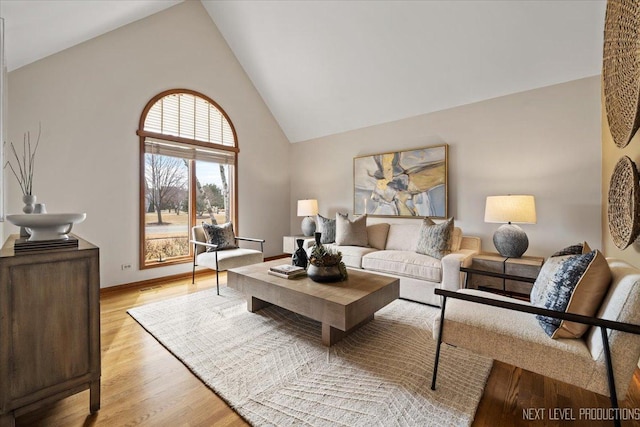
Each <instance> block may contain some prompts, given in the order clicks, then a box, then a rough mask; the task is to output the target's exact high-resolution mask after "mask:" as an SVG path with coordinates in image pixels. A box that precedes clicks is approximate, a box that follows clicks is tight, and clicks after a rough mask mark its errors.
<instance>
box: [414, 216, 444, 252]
mask: <svg viewBox="0 0 640 427" xmlns="http://www.w3.org/2000/svg"><path fill="white" fill-rule="evenodd" d="M452 234H453V218H450V219H448V220H447V221H444V222H441V223H440V224H435V223H434V222H433V221H432V220H431V218H428V217H427V218H425V219H424V221H422V225H421V226H420V232H419V235H418V244H417V246H416V252H417V253H419V254H422V255H429V256H431V257H434V258H437V259H442V257H444V256H445V255H447V254H448V253H449V252H451V236H452Z"/></svg>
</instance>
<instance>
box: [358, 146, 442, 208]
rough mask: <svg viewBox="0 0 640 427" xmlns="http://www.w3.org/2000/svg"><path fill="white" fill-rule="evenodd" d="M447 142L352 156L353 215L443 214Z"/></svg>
mask: <svg viewBox="0 0 640 427" xmlns="http://www.w3.org/2000/svg"><path fill="white" fill-rule="evenodd" d="M447 149H448V145H446V144H444V145H437V146H432V147H424V148H417V149H415V150H408V151H396V152H392V153H381V154H373V155H368V156H361V157H355V158H354V159H353V185H354V189H353V212H354V214H356V215H361V214H364V213H366V214H369V215H380V216H429V217H436V218H446V217H447Z"/></svg>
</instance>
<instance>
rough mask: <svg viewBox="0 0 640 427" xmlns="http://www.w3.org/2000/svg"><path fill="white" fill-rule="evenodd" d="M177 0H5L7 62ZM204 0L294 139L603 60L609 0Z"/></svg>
mask: <svg viewBox="0 0 640 427" xmlns="http://www.w3.org/2000/svg"><path fill="white" fill-rule="evenodd" d="M188 1H195V0H188ZM180 2H181V0H144V1H143V0H107V1H76V0H48V1H47V0H45V1H35V0H31V1H24V0H2V2H0V15H1V16H2V17H4V18H5V21H6V23H5V25H6V28H5V35H6V38H5V47H6V60H7V66H8V69H9V71H12V70H15V69H17V68H19V67H22V66H24V65H27V64H29V63H31V62H33V61H36V60H38V59H41V58H43V57H45V56H48V55H51V54H53V53H56V52H58V51H61V50H63V49H66V48H68V47H71V46H73V45H75V44H78V43H81V42H83V41H85V40H88V39H90V38H93V37H96V36H98V35H100V34H103V33H106V32H108V31H111V30H114V29H116V28H118V27H120V26H122V25H126V24H128V23H130V22H133V21H136V20H138V19H142V18H144V17H146V16H148V15H151V14H153V13H156V12H159V11H160V10H163V9H166V8H168V7H171V6H173V5H175V4H177V3H180ZM201 3H202V4H203V5H204V7H205V8H206V10H207V12H208V13H209V15H210V16H211V18H212V20H213V22H215V24H216V26H217V27H218V29H219V30H220V32H221V33H222V35H223V36H224V37H225V39H226V40H227V42H228V44H229V46H230V47H231V49H232V50H233V51H234V53H235V55H236V57H237V58H238V60H239V61H240V63H241V64H242V66H243V67H244V69H245V71H246V72H247V74H248V76H249V78H250V79H251V80H252V81H253V84H254V85H255V87H256V88H257V90H258V91H259V92H260V94H261V95H262V97H263V99H264V100H265V102H266V104H267V105H268V107H269V108H270V110H271V112H272V113H273V115H274V117H275V118H276V120H277V121H278V123H279V124H280V126H281V128H282V129H283V131H284V132H285V134H286V135H287V137H288V138H289V140H290V141H291V142H299V141H304V140H308V139H312V138H316V137H321V136H325V135H330V134H334V133H339V132H344V131H348V130H352V129H358V128H362V127H366V126H372V125H376V124H380V123H384V122H389V121H393V120H399V119H403V118H407V117H412V116H416V115H420V114H424V113H429V112H433V111H438V110H443V109H447V108H451V107H455V106H459V105H464V104H468V103H472V102H476V101H481V100H485V99H490V98H494V97H498V96H502V95H507V94H511V93H516V92H521V91H525V90H529V89H535V88H539V87H544V86H549V85H553V84H557V83H562V82H566V81H570V80H575V79H579V78H583V77H588V76H593V75H597V74H599V73H600V70H601V62H602V42H603V23H604V14H605V8H606V2H605V1H604V0H602V1H573V0H569V1H560V0H556V1H519V0H511V1H484V0H470V1H446V0H444V1H391V0H389V1H383V0H378V1H328V0H325V1H266V0H258V1H213V0H201Z"/></svg>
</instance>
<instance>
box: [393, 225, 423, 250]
mask: <svg viewBox="0 0 640 427" xmlns="http://www.w3.org/2000/svg"><path fill="white" fill-rule="evenodd" d="M419 228H420V226H419V225H416V224H389V236H388V237H387V244H386V246H385V249H387V250H392V251H415V250H416V244H417V243H418V230H419Z"/></svg>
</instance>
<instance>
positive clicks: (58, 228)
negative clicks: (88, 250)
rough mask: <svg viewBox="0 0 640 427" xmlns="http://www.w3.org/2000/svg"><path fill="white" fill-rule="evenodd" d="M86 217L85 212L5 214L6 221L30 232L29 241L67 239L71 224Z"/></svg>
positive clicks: (79, 221) (77, 222)
mask: <svg viewBox="0 0 640 427" xmlns="http://www.w3.org/2000/svg"><path fill="white" fill-rule="evenodd" d="M86 217H87V214H86V213H58V214H50V213H43V214H15V215H7V221H9V222H10V223H12V224H13V225H17V226H19V227H24V228H25V229H26V230H27V233H29V234H30V236H29V239H28V240H30V241H35V240H60V239H68V238H69V236H68V234H69V233H70V232H71V229H72V228H73V224H79V223H81V222H82V221H84V220H85V218H86Z"/></svg>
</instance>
